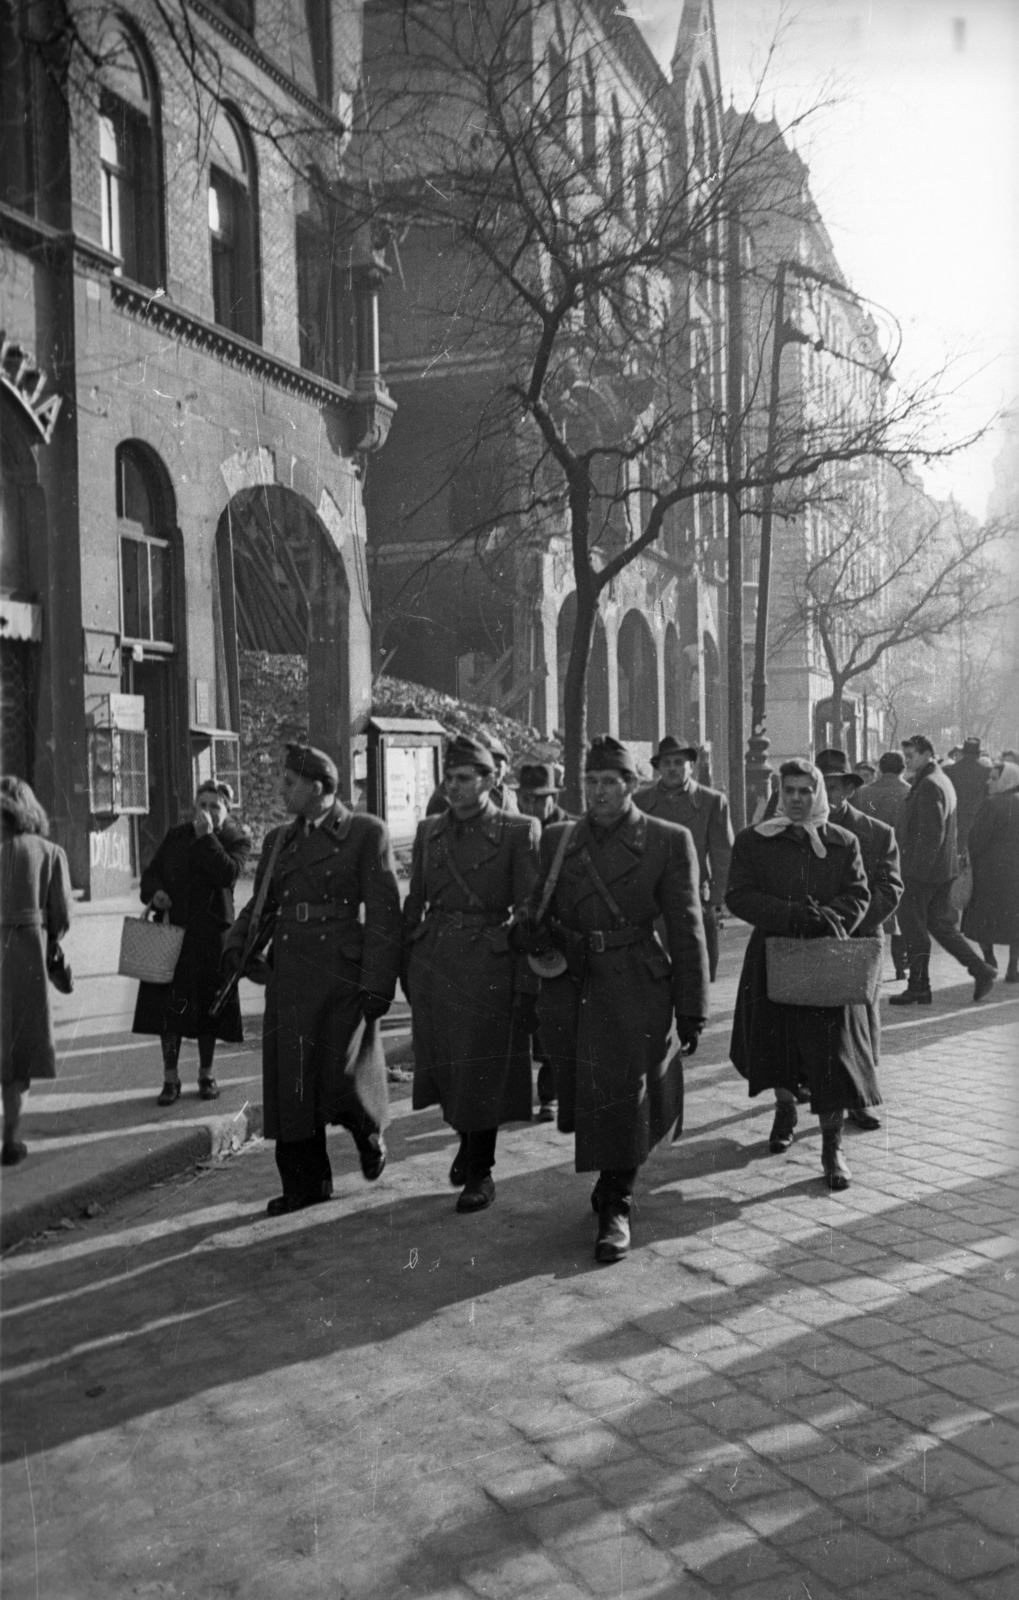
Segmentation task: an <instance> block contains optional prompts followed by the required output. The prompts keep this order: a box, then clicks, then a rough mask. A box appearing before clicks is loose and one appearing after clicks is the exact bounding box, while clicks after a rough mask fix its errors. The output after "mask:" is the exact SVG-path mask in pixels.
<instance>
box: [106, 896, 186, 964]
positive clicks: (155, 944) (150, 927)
mask: <svg viewBox="0 0 1019 1600" xmlns="http://www.w3.org/2000/svg"><path fill="white" fill-rule="evenodd" d="M167 915H168V914H167V913H166V912H164V913H163V920H162V921H160V922H156V921H155V920H154V918H155V912H154V911H153V909H152V907H151V906H148V907H147V908H146V911H145V915H144V916H142V917H125V918H124V926H123V928H122V929H121V933H120V961H119V962H118V964H117V971H118V972H119V974H120V976H121V977H122V978H138V979H140V981H141V982H142V983H172V982H173V975H174V972H175V971H176V969H177V961H178V959H179V957H180V947H181V945H182V944H183V943H184V929H183V928H177V927H175V926H174V924H173V923H172V922H169V921H167V920H166V918H167Z"/></svg>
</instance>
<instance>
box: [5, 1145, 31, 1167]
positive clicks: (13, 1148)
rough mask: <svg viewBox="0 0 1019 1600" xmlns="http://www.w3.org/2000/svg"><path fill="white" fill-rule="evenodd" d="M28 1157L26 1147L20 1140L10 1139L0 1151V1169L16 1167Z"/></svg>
mask: <svg viewBox="0 0 1019 1600" xmlns="http://www.w3.org/2000/svg"><path fill="white" fill-rule="evenodd" d="M27 1155H28V1146H27V1145H26V1144H22V1142H21V1140H20V1139H12V1140H11V1142H10V1144H5V1145H4V1146H3V1147H2V1149H0V1167H16V1166H17V1164H18V1162H19V1161H24V1159H25V1157H26V1156H27Z"/></svg>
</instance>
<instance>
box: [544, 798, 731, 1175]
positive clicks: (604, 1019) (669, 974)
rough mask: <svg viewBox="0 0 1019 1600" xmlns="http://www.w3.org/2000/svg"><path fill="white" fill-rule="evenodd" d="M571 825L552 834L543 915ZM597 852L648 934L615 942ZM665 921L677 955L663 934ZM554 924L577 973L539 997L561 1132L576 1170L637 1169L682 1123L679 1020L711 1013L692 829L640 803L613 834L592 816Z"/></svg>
mask: <svg viewBox="0 0 1019 1600" xmlns="http://www.w3.org/2000/svg"><path fill="white" fill-rule="evenodd" d="M565 826H567V824H563V823H560V824H557V825H555V826H553V827H550V828H546V830H545V832H544V834H543V835H542V840H541V866H542V875H541V881H540V882H539V884H538V886H537V888H536V890H535V893H534V895H533V896H532V908H534V909H536V908H537V906H538V904H539V902H540V898H541V884H542V883H543V882H544V879H545V877H546V876H547V875H548V872H549V871H550V869H551V866H552V862H553V860H554V858H555V854H556V850H557V847H558V844H559V840H560V838H561V837H562V832H563V828H564V827H565ZM588 852H589V853H590V859H591V860H592V862H593V863H594V867H595V870H596V872H597V873H598V876H599V877H600V878H601V880H602V882H603V884H604V885H605V887H606V888H607V889H608V891H609V893H610V894H611V896H612V898H613V899H614V900H615V902H616V904H617V906H618V907H619V910H620V912H621V913H622V917H623V919H624V921H625V923H626V924H627V925H628V927H629V928H630V929H631V930H633V929H639V930H643V937H641V938H639V939H635V940H634V941H633V942H630V943H617V944H613V943H612V942H611V941H612V938H613V936H614V935H616V934H618V932H619V922H618V920H617V919H616V918H615V917H614V916H613V914H612V912H611V911H610V910H609V907H608V905H607V904H606V902H605V900H604V899H603V898H602V896H601V894H600V893H599V891H598V890H597V889H596V887H595V884H594V881H593V879H592V877H591V875H590V872H589V871H588V868H587V865H586V862H585V854H586V853H588ZM658 917H661V918H662V919H663V922H664V927H665V940H666V945H667V950H666V949H663V947H662V944H661V943H660V942H659V940H658V939H657V938H656V936H655V932H654V924H655V919H656V918H658ZM549 920H550V922H551V925H552V926H553V928H555V927H556V926H558V927H559V928H560V929H562V930H563V933H562V935H561V938H562V941H563V943H564V946H565V947H566V948H567V950H568V951H569V952H570V953H571V958H572V964H573V972H572V975H571V974H566V975H564V976H563V977H561V978H554V979H552V980H550V981H549V980H545V979H543V980H542V984H541V993H540V995H539V997H538V1021H539V1026H540V1029H541V1038H542V1044H543V1046H544V1049H545V1053H546V1056H547V1057H548V1059H549V1060H550V1061H551V1062H552V1064H553V1066H554V1069H555V1077H556V1089H557V1093H558V1102H559V1111H558V1120H559V1129H560V1132H562V1133H574V1132H575V1133H576V1169H577V1171H578V1172H598V1171H606V1170H610V1171H611V1170H628V1169H630V1168H633V1167H639V1166H640V1165H642V1163H643V1162H645V1161H646V1160H647V1158H648V1155H649V1153H650V1151H651V1150H652V1148H653V1147H654V1145H655V1144H657V1142H658V1141H659V1139H661V1138H662V1137H663V1136H664V1135H665V1134H666V1133H667V1132H668V1131H669V1129H670V1128H672V1127H674V1126H676V1124H677V1122H678V1121H679V1119H680V1118H681V1116H682V1109H683V1076H682V1061H681V1058H680V1057H679V1055H678V1047H677V1040H676V1035H675V1032H674V1030H673V1026H672V1019H673V1016H674V1015H679V1016H689V1017H706V1016H707V1014H708V957H707V950H706V948H705V943H704V928H703V922H702V918H701V905H700V892H699V880H698V870H697V856H696V852H695V849H694V844H693V840H692V838H691V836H690V834H689V833H688V832H687V831H686V829H685V828H678V827H675V826H673V824H672V823H668V822H659V821H658V819H657V818H656V817H648V816H644V815H643V813H641V812H639V811H638V810H637V809H636V807H635V806H634V805H633V804H632V803H631V804H630V805H629V806H628V807H627V809H626V810H625V811H624V813H623V815H622V817H621V818H620V820H619V822H618V823H616V824H615V825H614V826H613V827H610V828H609V829H608V830H604V831H603V830H599V829H595V828H593V827H592V825H591V824H590V822H589V821H588V820H587V818H582V819H581V820H580V822H578V823H577V824H576V826H575V828H574V830H573V834H572V836H571V838H570V843H569V846H568V847H567V850H566V855H565V857H564V859H563V865H562V869H561V871H560V874H559V879H558V882H557V883H556V887H555V892H554V894H553V897H552V902H551V906H550V911H549ZM623 933H624V936H626V934H625V930H623ZM592 934H595V935H598V934H604V935H605V936H606V948H605V949H604V950H599V949H598V948H596V946H597V945H598V943H599V942H600V941H599V939H598V938H597V937H596V938H595V940H594V941H593V942H592V940H591V937H590V936H591V935H592ZM580 936H583V937H582V938H581V937H580ZM578 956H579V960H578Z"/></svg>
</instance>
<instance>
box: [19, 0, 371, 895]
mask: <svg viewBox="0 0 1019 1600" xmlns="http://www.w3.org/2000/svg"><path fill="white" fill-rule="evenodd" d="M43 9H44V8H40V6H38V5H32V6H27V5H24V4H22V5H16V6H15V7H14V9H13V11H5V13H4V17H5V21H4V28H5V37H4V40H3V45H4V49H3V59H4V69H3V70H4V102H5V112H4V127H3V161H2V167H3V175H4V178H3V194H2V203H0V258H2V266H3V272H2V279H0V327H2V329H3V337H4V343H3V351H2V357H0V365H2V378H3V382H2V392H0V420H2V445H3V484H4V498H3V572H2V588H3V593H2V597H0V599H2V612H0V617H2V632H0V640H2V643H0V648H2V651H3V691H4V693H3V737H4V745H3V766H4V770H5V771H13V772H17V773H19V774H20V775H23V776H25V777H27V778H28V779H29V781H30V782H31V783H32V784H33V786H34V787H35V788H36V789H37V791H38V793H39V795H40V798H41V799H42V801H43V803H44V805H45V806H46V808H47V809H48V811H49V812H50V814H51V817H52V821H53V832H54V836H55V837H56V838H57V839H58V840H59V842H60V843H61V844H63V845H64V846H65V847H66V848H67V850H68V854H69V857H70V860H71V868H72V876H73V880H74V884H75V887H76V888H78V889H80V890H82V891H84V892H85V893H86V895H89V896H93V897H102V896H105V895H109V894H114V893H122V892H124V890H125V889H126V888H127V887H129V886H130V884H131V882H132V881H133V879H135V878H136V877H137V873H138V871H139V867H140V864H141V863H142V862H143V861H144V859H145V858H146V857H147V855H148V854H150V853H151V850H152V849H153V848H154V846H155V844H156V843H158V840H159V838H160V837H161V836H162V834H163V833H164V832H165V830H166V828H167V827H168V826H170V825H172V824H173V823H175V822H176V821H178V820H179V819H180V817H181V815H182V814H186V812H187V810H188V807H189V806H190V803H191V800H192V797H193V793H194V789H195V787H196V785H197V783H198V782H199V781H201V779H202V778H203V777H205V776H206V775H209V774H210V773H216V774H217V775H219V776H221V777H226V778H228V779H229V780H230V781H232V782H234V783H235V784H236V781H237V773H238V752H237V740H238V734H239V731H240V684H239V673H238V644H240V646H241V648H242V650H243V649H269V650H275V651H280V652H283V653H287V652H289V653H293V652H294V651H297V652H299V653H305V652H306V653H307V658H308V676H309V690H308V699H309V705H308V715H309V726H310V731H311V735H312V737H313V738H314V740H315V742H316V743H318V744H320V745H323V746H326V747H327V748H329V749H330V750H331V751H332V752H333V753H334V755H335V756H336V758H337V759H338V761H339V763H340V766H341V771H342V773H343V782H344V786H345V787H347V788H348V789H349V785H350V781H351V762H352V738H354V739H356V736H357V735H358V733H359V732H360V731H361V729H362V728H363V727H364V724H365V721H366V718H367V713H368V709H369V704H370V692H371V663H370V602H369V596H368V580H367V565H366V560H365V516H364V506H363V499H362V478H363V474H364V466H365V462H366V460H367V457H368V454H369V453H370V452H371V451H372V450H374V449H376V448H377V447H378V446H379V445H380V444H381V443H382V442H383V441H384V439H385V436H386V433H387V431H388V427H389V422H390V419H391V416H392V412H393V404H392V402H391V400H390V399H389V397H388V394H387V393H386V390H385V387H384V385H383V384H382V383H381V381H380V379H379V376H378V351H377V333H376V329H377V315H376V313H375V307H374V296H375V292H376V288H377V274H376V263H375V260H374V257H373V254H372V252H371V249H370V248H368V247H366V246H365V244H364V241H363V237H362V235H361V234H360V233H359V232H358V230H357V229H356V228H355V227H354V226H353V225H348V226H345V225H344V216H345V213H344V210H343V204H342V180H343V161H344V152H345V149H346V144H347V140H348V136H349V126H350V110H351V104H352V97H353V93H354V89H355V87H356V84H357V81H358V78H359V74H360V49H361V34H360V6H359V5H358V4H357V3H356V0H322V3H321V4H315V3H313V0H312V3H307V4H301V3H297V0H258V3H257V5H256V4H252V3H251V0H188V5H187V16H188V18H189V20H190V24H191V25H192V27H193V29H194V31H195V32H194V36H195V38H196V40H197V44H196V46H195V48H194V52H193V53H192V54H191V55H188V54H187V52H184V51H182V49H181V47H180V45H179V43H177V44H175V43H174V42H173V40H172V39H171V37H170V36H169V34H168V33H167V31H166V30H165V28H164V27H163V26H162V24H161V21H160V16H159V13H158V11H157V10H156V8H152V10H151V12H150V11H149V10H148V8H147V7H146V5H145V3H144V0H140V3H138V4H135V5H132V6H131V7H129V8H125V10H124V12H123V14H122V13H120V12H118V11H117V10H115V9H114V8H113V7H111V8H110V9H109V11H108V12H107V13H106V14H105V15H97V12H96V9H95V8H92V7H90V8H81V11H80V15H78V20H79V21H80V24H81V26H82V28H83V29H90V30H91V32H90V33H89V40H90V42H91V45H92V47H93V48H94V49H95V50H96V53H97V55H98V57H99V59H100V63H101V65H100V66H99V68H98V69H97V70H96V71H95V73H94V74H93V75H92V77H91V78H90V79H83V78H82V76H81V74H80V73H79V74H78V75H77V76H76V77H72V81H71V84H70V88H69V89H68V90H67V91H66V92H65V93H64V94H63V95H58V94H57V93H56V91H55V90H54V89H53V87H52V81H51V79H50V78H49V77H48V75H47V73H46V70H45V63H44V61H43V60H42V59H41V58H40V55H39V53H38V51H36V50H35V49H33V47H32V44H31V40H27V39H26V37H25V32H26V30H32V29H38V30H40V31H41V30H42V28H43V25H44V24H45V22H46V17H45V16H44V15H43V14H42V13H43ZM171 11H172V6H171ZM71 16H72V18H73V17H75V16H76V12H75V8H74V6H73V5H72V7H71ZM79 59H80V58H79ZM213 67H214V68H215V81H216V82H218V84H219V93H218V98H217V97H216V96H214V95H213V94H212V92H211V91H210V88H209V87H208V86H209V83H210V81H212V76H213V75H212V69H213Z"/></svg>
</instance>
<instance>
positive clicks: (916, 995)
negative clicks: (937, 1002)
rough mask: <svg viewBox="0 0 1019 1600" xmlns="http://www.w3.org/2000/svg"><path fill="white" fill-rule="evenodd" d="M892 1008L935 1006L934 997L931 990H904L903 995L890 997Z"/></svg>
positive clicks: (889, 1002) (889, 1001)
mask: <svg viewBox="0 0 1019 1600" xmlns="http://www.w3.org/2000/svg"><path fill="white" fill-rule="evenodd" d="M888 1004H889V1005H890V1006H930V1005H933V1004H934V996H933V994H932V993H931V991H930V990H929V989H903V991H902V993H901V994H893V995H889V997H888Z"/></svg>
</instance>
